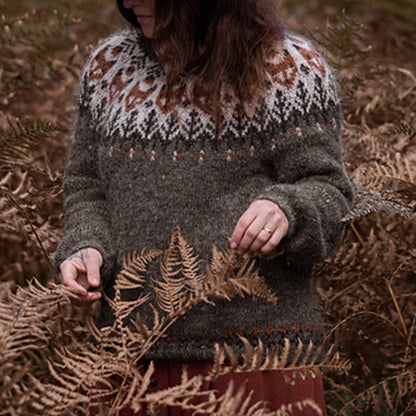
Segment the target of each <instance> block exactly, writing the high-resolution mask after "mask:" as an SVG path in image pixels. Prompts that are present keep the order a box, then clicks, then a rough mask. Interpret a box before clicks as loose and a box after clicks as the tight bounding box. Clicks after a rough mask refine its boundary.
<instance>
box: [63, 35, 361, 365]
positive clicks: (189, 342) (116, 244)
mask: <svg viewBox="0 0 416 416" xmlns="http://www.w3.org/2000/svg"><path fill="white" fill-rule="evenodd" d="M266 69H267V73H268V77H269V88H268V89H267V92H266V94H265V97H264V102H263V105H262V106H258V107H257V106H254V105H253V106H252V107H251V108H250V109H249V112H250V114H249V117H246V116H242V113H241V111H239V105H238V103H237V102H236V100H235V99H233V97H232V95H230V94H228V93H224V94H223V103H224V105H223V123H222V128H221V130H220V131H219V132H218V130H216V128H215V123H214V120H213V119H212V117H211V116H209V115H208V114H207V113H206V112H204V110H203V109H201V108H200V107H199V106H198V103H195V104H193V103H192V102H190V100H189V99H187V98H186V97H187V96H189V95H188V94H186V91H184V90H180V89H178V91H176V92H175V103H176V106H175V112H172V111H167V110H166V107H165V106H164V103H165V94H166V84H165V78H164V73H163V70H162V68H161V66H160V64H159V63H158V62H157V60H156V59H155V57H154V54H153V53H152V51H151V49H150V46H149V43H148V41H147V40H146V39H145V38H144V37H143V35H142V34H141V33H140V32H138V31H136V30H131V29H126V30H123V31H120V32H118V33H116V34H114V35H112V36H110V37H109V38H108V39H106V40H104V41H103V42H102V43H101V44H100V45H99V46H98V47H97V48H96V49H95V50H94V52H93V53H92V54H91V56H90V58H89V60H88V62H87V64H86V66H85V69H84V73H83V76H82V80H81V86H80V92H79V97H78V117H77V122H76V127H75V138H74V141H73V144H72V147H71V150H70V153H69V156H68V161H67V165H66V169H65V173H64V185H63V186H64V193H65V202H64V211H65V233H64V236H63V238H62V240H61V242H60V245H59V247H58V249H57V252H56V255H55V265H56V267H57V268H59V265H60V263H61V262H62V261H64V260H65V259H66V258H67V257H68V256H70V255H71V254H72V253H74V252H75V251H77V250H79V249H81V248H85V247H94V248H96V249H98V250H99V251H100V252H101V254H102V255H103V258H104V264H103V266H102V269H101V277H102V280H103V288H104V291H105V292H106V293H107V294H108V295H109V296H110V297H111V296H112V292H113V290H112V287H113V284H114V280H115V277H116V275H117V273H118V272H119V271H120V269H121V267H122V254H123V252H125V251H126V250H130V249H136V248H137V249H142V248H157V249H164V248H166V247H167V245H168V243H169V239H170V235H171V232H172V230H173V229H174V228H175V227H176V226H177V225H179V226H180V227H181V230H182V233H183V235H184V237H185V238H186V239H187V240H188V241H189V243H190V244H191V245H193V246H194V247H195V250H196V252H197V253H198V254H200V256H201V257H202V258H204V259H207V260H209V258H210V254H211V248H212V241H213V240H215V242H216V243H217V245H218V246H219V247H222V248H224V247H226V246H227V245H228V244H229V243H228V241H229V238H230V236H231V234H232V232H233V229H234V227H235V225H236V223H237V221H238V219H239V218H240V216H241V215H242V214H243V213H244V211H245V210H246V209H247V208H248V206H249V205H250V203H251V202H253V201H254V200H256V199H269V200H271V201H274V202H276V203H277V204H278V205H279V206H280V207H281V208H282V209H283V211H284V212H285V214H286V216H287V218H288V220H289V231H288V234H287V236H286V237H285V238H284V239H283V241H282V242H281V244H280V247H279V248H282V249H283V250H284V254H283V255H281V256H278V257H276V258H274V259H271V260H270V259H260V260H259V261H258V263H257V267H258V268H259V272H260V275H262V276H263V277H264V278H265V280H266V282H267V285H268V286H269V288H270V289H272V290H273V291H274V292H275V294H276V295H277V299H278V300H277V304H276V305H273V304H272V303H269V302H267V301H265V300H262V299H252V298H238V299H234V300H233V301H231V302H229V301H225V300H224V301H219V302H217V304H216V305H215V306H212V305H209V304H201V305H198V306H197V307H196V308H195V309H193V310H191V311H190V312H189V313H188V314H186V315H185V316H184V317H183V318H181V319H180V320H179V321H178V322H176V323H175V325H174V326H173V327H171V329H170V333H169V336H168V337H166V338H163V339H161V340H159V341H158V342H157V343H156V345H155V346H154V347H152V348H151V350H150V351H149V353H148V355H147V357H148V358H149V359H177V360H188V359H194V360H195V359H196V360H205V359H211V358H212V356H213V348H214V345H215V344H216V343H219V344H222V343H223V342H226V343H227V344H228V345H230V346H231V347H232V348H234V350H235V351H236V352H239V351H241V350H242V349H243V345H242V342H241V339H240V337H239V335H244V336H245V337H246V338H247V339H248V340H249V341H250V342H251V343H252V344H253V345H256V344H257V343H258V341H259V340H261V341H262V342H263V344H264V345H265V346H266V347H267V348H269V349H273V347H275V346H282V345H284V343H285V339H289V340H290V341H291V344H292V346H293V348H294V347H295V346H296V344H297V343H298V341H299V340H301V341H302V342H303V343H304V344H308V343H309V342H310V341H312V342H313V343H314V344H315V345H317V346H318V345H320V344H321V343H322V339H323V331H322V327H321V320H320V314H319V312H318V310H317V304H316V301H315V299H314V293H313V286H312V267H313V264H314V263H315V262H318V261H321V260H323V259H324V258H325V257H326V256H327V255H328V254H329V253H330V252H331V251H332V250H333V249H334V247H335V246H336V244H337V242H338V240H339V237H340V233H341V224H340V220H341V218H342V217H343V216H344V215H345V214H346V213H347V211H348V210H349V209H350V205H351V201H352V198H353V193H352V188H351V184H350V182H349V180H348V178H347V176H346V174H345V171H344V167H343V160H342V153H341V145H340V127H341V116H340V106H339V101H338V97H337V86H336V82H335V80H334V77H333V75H332V73H331V71H330V69H329V68H328V66H327V64H326V63H325V61H324V60H323V59H322V57H321V56H320V55H319V54H318V53H317V52H316V51H315V49H314V48H313V47H312V46H311V44H310V43H309V42H308V41H306V40H305V39H303V38H301V37H298V36H296V35H293V34H286V36H285V39H284V41H283V42H281V43H279V44H277V45H276V47H275V50H274V51H273V53H271V54H270V56H269V58H268V60H267V63H266ZM136 295H137V296H139V295H140V294H139V293H137V294H136ZM132 296H133V297H134V296H135V295H134V294H133V295H132ZM142 319H143V320H144V321H145V323H146V321H147V323H148V324H149V325H150V326H151V323H152V319H153V314H152V313H151V311H148V312H146V310H144V311H143V314H142ZM112 321H113V315H112V311H111V308H110V307H109V306H108V304H107V303H106V302H105V301H102V305H101V310H100V313H99V316H98V318H97V323H98V325H99V326H100V327H103V326H108V325H111V323H112Z"/></svg>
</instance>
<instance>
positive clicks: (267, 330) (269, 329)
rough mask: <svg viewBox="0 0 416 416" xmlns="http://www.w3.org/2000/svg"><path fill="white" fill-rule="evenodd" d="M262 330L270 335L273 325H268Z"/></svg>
mask: <svg viewBox="0 0 416 416" xmlns="http://www.w3.org/2000/svg"><path fill="white" fill-rule="evenodd" d="M264 332H265V333H266V334H267V335H271V334H273V332H274V327H272V326H271V325H269V326H268V327H267V328H266V329H265V330H264Z"/></svg>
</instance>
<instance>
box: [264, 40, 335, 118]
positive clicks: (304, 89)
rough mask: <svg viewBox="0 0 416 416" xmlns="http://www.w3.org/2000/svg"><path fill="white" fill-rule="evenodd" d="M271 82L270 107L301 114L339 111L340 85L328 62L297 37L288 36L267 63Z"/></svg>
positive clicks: (269, 92) (306, 42)
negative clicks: (330, 109) (277, 106)
mask: <svg viewBox="0 0 416 416" xmlns="http://www.w3.org/2000/svg"><path fill="white" fill-rule="evenodd" d="M266 71H267V75H268V77H269V81H270V88H269V90H268V97H267V98H266V101H268V103H269V105H270V106H274V107H275V106H276V103H278V104H279V106H280V107H281V108H282V107H285V108H286V111H285V114H286V116H287V117H289V114H290V113H291V111H289V110H296V111H300V112H301V114H303V115H305V114H309V113H311V112H314V113H318V112H321V111H326V110H328V109H329V108H332V109H333V110H334V111H335V112H336V111H338V110H337V107H338V106H339V98H338V91H337V90H338V85H337V82H336V79H335V77H334V75H333V72H332V70H331V68H330V66H329V65H328V63H327V62H326V60H325V58H324V57H323V56H322V55H321V54H320V53H319V52H318V51H317V49H316V48H315V47H314V46H313V45H312V42H310V41H309V40H307V39H305V38H304V37H302V36H299V35H297V34H294V33H290V32H289V33H287V34H286V35H285V38H284V39H283V40H282V41H280V42H279V43H278V44H276V46H275V47H274V48H273V49H272V51H271V52H270V55H269V56H268V57H267V60H266Z"/></svg>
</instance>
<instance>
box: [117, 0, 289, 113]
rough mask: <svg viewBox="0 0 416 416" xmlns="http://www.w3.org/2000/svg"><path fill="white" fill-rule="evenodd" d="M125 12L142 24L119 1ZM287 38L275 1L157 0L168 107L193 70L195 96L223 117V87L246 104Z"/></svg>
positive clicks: (157, 42) (156, 40)
mask: <svg viewBox="0 0 416 416" xmlns="http://www.w3.org/2000/svg"><path fill="white" fill-rule="evenodd" d="M117 3H118V6H119V9H120V11H121V13H122V15H123V16H124V17H125V18H126V19H127V20H128V21H129V22H130V23H131V24H133V25H134V26H136V27H140V26H139V25H138V23H137V20H136V18H135V16H134V13H133V11H132V10H128V9H125V8H124V7H123V2H122V0H117ZM282 38H283V27H282V25H281V24H280V22H279V21H278V19H277V13H276V9H275V6H274V2H273V0H155V31H154V36H153V39H152V40H151V44H152V46H153V49H154V52H155V54H156V56H157V57H158V59H159V61H160V63H161V64H162V66H163V68H164V71H165V74H166V81H167V93H166V98H167V106H168V107H169V105H172V101H173V100H172V98H173V95H174V94H173V91H174V90H175V87H178V84H179V80H180V77H181V75H182V74H193V75H194V76H195V83H194V84H193V85H194V87H193V91H192V97H191V99H192V100H194V101H197V102H198V103H199V104H200V105H202V106H203V107H204V108H205V110H206V111H208V112H209V113H211V114H212V115H213V116H214V117H215V119H216V120H217V121H218V119H217V115H218V110H219V107H220V102H219V100H220V97H221V89H222V86H223V85H224V84H226V85H227V86H229V87H231V89H232V91H233V93H234V94H235V96H236V97H237V98H238V99H239V100H240V102H241V103H242V105H243V107H244V106H245V104H247V103H250V102H251V101H252V100H253V98H255V97H258V96H259V95H261V92H262V91H263V90H264V89H265V87H266V79H267V78H266V72H265V60H266V56H267V54H268V52H269V50H270V48H271V47H272V45H274V44H276V41H279V40H281V39H282Z"/></svg>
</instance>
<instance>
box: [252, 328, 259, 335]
mask: <svg viewBox="0 0 416 416" xmlns="http://www.w3.org/2000/svg"><path fill="white" fill-rule="evenodd" d="M250 334H253V335H255V336H257V335H260V334H261V331H260V329H258V328H253V329H252V330H251V331H250Z"/></svg>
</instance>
